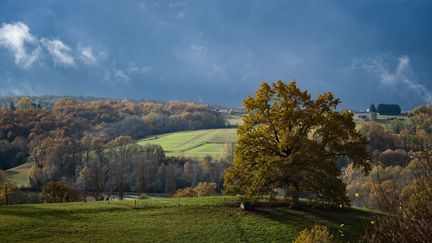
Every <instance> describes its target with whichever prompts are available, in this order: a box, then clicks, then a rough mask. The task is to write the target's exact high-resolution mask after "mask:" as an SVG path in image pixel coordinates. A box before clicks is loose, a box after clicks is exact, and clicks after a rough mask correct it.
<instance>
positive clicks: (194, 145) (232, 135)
mask: <svg viewBox="0 0 432 243" xmlns="http://www.w3.org/2000/svg"><path fill="white" fill-rule="evenodd" d="M236 142H237V133H236V129H235V128H227V129H207V130H197V131H186V132H174V133H167V134H162V135H158V136H152V137H149V138H145V139H143V140H140V141H139V144H141V145H144V144H149V143H150V144H158V145H161V146H162V148H163V149H164V151H165V153H166V154H167V155H168V156H185V157H192V158H197V159H202V158H204V157H205V156H206V155H210V156H212V157H213V158H215V159H223V158H224V156H226V153H227V148H228V146H229V145H230V144H233V143H236Z"/></svg>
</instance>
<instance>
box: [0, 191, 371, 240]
mask: <svg viewBox="0 0 432 243" xmlns="http://www.w3.org/2000/svg"><path fill="white" fill-rule="evenodd" d="M235 200H237V198H234V197H225V196H215V197H201V198H181V199H176V198H172V199H170V198H152V199H146V200H138V201H137V202H136V206H135V202H134V201H110V202H109V203H108V202H107V201H101V202H87V203H84V202H76V203H64V204H27V205H14V206H0V225H1V226H2V227H0V239H1V240H0V241H1V242H264V241H265V242H291V241H292V240H293V239H294V238H295V237H296V235H297V234H298V232H300V231H301V230H302V229H304V228H306V227H310V226H313V225H314V224H325V225H327V226H329V227H330V228H331V230H332V232H333V233H334V234H335V235H336V236H337V237H338V238H339V239H341V240H342V241H350V242H353V241H357V240H359V239H360V237H361V235H362V231H363V230H364V228H365V227H367V226H368V225H370V223H369V222H370V220H371V218H372V217H373V216H372V214H371V213H370V212H367V211H362V210H358V209H352V208H347V209H339V208H338V209H332V210H330V209H326V210H324V209H322V210H320V209H313V208H308V207H306V208H305V209H303V210H291V209H289V208H287V207H286V206H281V205H280V206H272V207H261V208H257V209H256V210H255V211H242V210H240V209H239V208H238V205H237V204H233V203H232V202H233V201H235ZM341 224H344V225H343V227H341ZM341 232H342V233H341ZM342 234H343V236H342Z"/></svg>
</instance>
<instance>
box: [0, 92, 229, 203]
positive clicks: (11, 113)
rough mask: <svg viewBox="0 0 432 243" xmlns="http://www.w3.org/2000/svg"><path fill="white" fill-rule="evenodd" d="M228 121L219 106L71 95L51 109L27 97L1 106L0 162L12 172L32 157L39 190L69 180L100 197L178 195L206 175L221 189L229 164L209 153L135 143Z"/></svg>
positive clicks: (34, 185)
mask: <svg viewBox="0 0 432 243" xmlns="http://www.w3.org/2000/svg"><path fill="white" fill-rule="evenodd" d="M223 127H226V122H225V120H224V118H223V117H222V116H221V115H220V114H219V113H218V112H216V111H214V110H213V109H212V108H210V107H209V106H207V105H204V104H198V103H192V102H166V103H152V102H141V103H134V102H131V101H127V100H122V101H118V100H94V101H78V100H74V99H70V98H67V99H58V100H56V101H55V102H54V103H53V105H52V108H51V109H47V108H42V107H40V106H37V105H35V103H34V102H33V101H32V100H31V99H30V98H28V97H22V98H20V99H19V100H18V101H17V102H16V103H10V106H9V107H7V108H2V109H0V138H1V144H0V166H1V168H2V169H3V170H6V169H9V168H12V167H15V166H18V165H21V164H24V163H28V162H30V163H32V170H31V174H30V182H31V186H32V188H33V189H41V188H42V187H43V186H44V185H45V184H47V183H48V182H50V181H60V180H64V181H68V182H71V183H74V184H75V185H77V187H79V190H80V191H83V192H85V191H90V192H93V193H95V194H96V197H98V196H99V194H100V193H102V192H110V193H112V192H113V191H116V192H122V191H123V190H126V191H138V192H154V193H156V192H158V193H168V194H172V193H173V192H175V190H176V188H181V187H185V186H194V185H196V184H197V183H198V182H199V181H205V180H211V181H215V182H218V181H219V182H218V185H219V186H218V190H220V185H221V184H222V177H221V176H222V175H223V174H222V172H221V171H223V168H224V166H225V164H224V163H212V158H211V157H209V158H206V159H205V161H194V160H191V159H185V158H166V157H165V155H164V151H163V150H162V148H161V147H160V146H152V145H149V146H144V147H141V146H139V145H137V144H136V143H135V141H136V140H137V139H140V138H143V137H145V136H149V135H153V134H161V133H167V132H175V131H185V130H197V129H210V128H223ZM216 177H220V178H216ZM120 194H121V193H120Z"/></svg>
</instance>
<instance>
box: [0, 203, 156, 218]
mask: <svg viewBox="0 0 432 243" xmlns="http://www.w3.org/2000/svg"><path fill="white" fill-rule="evenodd" d="M47 205H49V204H41V205H19V206H11V207H9V206H4V207H0V216H1V215H3V216H17V217H30V218H38V219H46V220H48V219H64V220H82V219H85V218H87V217H91V215H94V214H99V213H118V212H125V211H131V210H151V209H155V208H160V207H157V206H150V205H138V206H134V205H128V204H111V205H110V204H106V205H102V206H101V205H98V206H95V207H91V206H90V207H86V205H85V204H84V205H83V207H82V208H76V207H73V208H67V206H65V207H62V208H61V209H60V208H53V207H49V208H48V207H46V206H47ZM53 205H54V204H53ZM55 205H56V206H58V205H61V204H55ZM65 205H66V204H65Z"/></svg>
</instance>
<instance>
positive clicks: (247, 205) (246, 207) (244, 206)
mask: <svg viewBox="0 0 432 243" xmlns="http://www.w3.org/2000/svg"><path fill="white" fill-rule="evenodd" d="M240 208H241V209H243V210H251V209H252V206H251V204H250V203H249V202H245V201H241V202H240Z"/></svg>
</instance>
